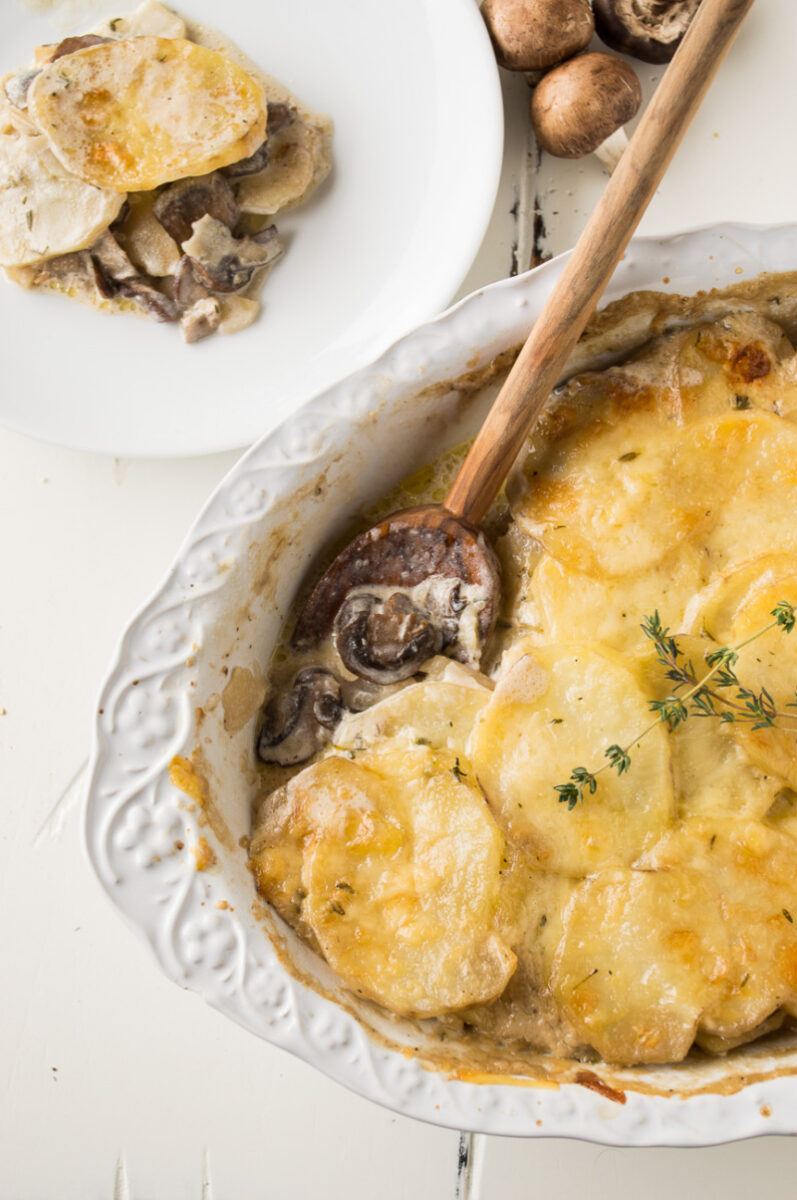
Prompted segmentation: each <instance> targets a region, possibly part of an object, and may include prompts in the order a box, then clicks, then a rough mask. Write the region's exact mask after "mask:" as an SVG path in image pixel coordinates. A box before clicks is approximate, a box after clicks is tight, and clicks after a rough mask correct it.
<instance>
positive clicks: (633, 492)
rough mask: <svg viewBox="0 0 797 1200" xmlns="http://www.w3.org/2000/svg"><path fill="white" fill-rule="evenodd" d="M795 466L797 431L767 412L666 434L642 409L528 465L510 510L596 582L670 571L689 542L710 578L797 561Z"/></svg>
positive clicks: (723, 418) (563, 444)
mask: <svg viewBox="0 0 797 1200" xmlns="http://www.w3.org/2000/svg"><path fill="white" fill-rule="evenodd" d="M627 447H630V449H629V448H627ZM624 448H625V449H624ZM795 462H797V429H795V428H794V425H793V424H791V423H790V422H786V421H783V420H782V419H781V418H779V417H777V416H775V415H774V414H772V413H769V412H757V411H754V410H752V411H735V412H728V413H727V414H726V415H724V416H721V417H711V418H709V419H707V420H704V421H699V422H697V423H694V424H692V425H689V426H688V427H687V428H686V429H682V430H678V429H676V430H674V431H669V430H667V429H666V428H662V425H661V421H660V419H656V418H655V417H654V416H652V415H651V414H650V413H649V412H647V411H646V410H644V409H643V410H642V411H640V412H634V413H632V414H630V416H629V418H628V420H627V422H626V424H625V425H613V424H607V425H606V427H603V426H601V425H600V424H598V425H597V427H596V428H595V429H593V430H591V431H590V436H589V437H587V436H585V433H584V431H583V430H581V429H579V430H577V431H576V434H574V435H573V436H571V437H570V438H564V439H562V440H561V441H560V442H556V443H554V444H553V445H552V446H551V447H550V448H549V449H548V453H547V454H546V455H545V456H544V457H542V458H540V457H539V456H534V455H532V456H531V457H530V458H529V460H528V462H527V464H526V465H525V468H524V472H523V474H522V475H521V476H516V477H515V484H514V486H513V489H512V508H513V513H514V515H515V517H516V519H517V521H518V523H519V524H520V526H521V528H523V529H524V530H525V531H526V532H527V533H529V534H531V535H532V536H533V537H535V538H538V539H539V540H540V541H541V542H542V544H543V545H544V547H545V549H546V550H547V551H548V553H549V554H550V555H552V556H553V557H554V558H555V559H557V560H559V561H560V562H561V563H563V564H565V565H566V566H567V567H568V568H570V569H576V570H579V571H582V572H585V573H586V574H588V575H591V576H593V577H595V578H598V579H601V580H604V579H606V578H616V577H625V576H627V575H637V574H639V573H640V572H643V571H649V570H651V569H652V568H654V567H656V566H658V565H662V566H666V565H669V564H671V563H672V562H673V560H674V558H675V552H676V550H677V549H678V548H679V547H681V546H682V545H683V544H685V543H692V544H694V545H699V546H700V547H701V548H702V549H703V550H704V553H705V555H706V558H705V570H706V571H707V572H708V571H711V570H717V569H720V570H723V569H726V568H728V567H731V566H734V565H737V564H738V563H740V562H742V561H744V560H745V559H747V558H750V557H753V556H754V555H756V554H760V553H762V552H766V551H775V550H780V551H784V550H788V551H789V552H797V523H795V522H794V521H793V520H792V516H791V514H792V511H793V506H794V505H795V504H797V468H796V467H795Z"/></svg>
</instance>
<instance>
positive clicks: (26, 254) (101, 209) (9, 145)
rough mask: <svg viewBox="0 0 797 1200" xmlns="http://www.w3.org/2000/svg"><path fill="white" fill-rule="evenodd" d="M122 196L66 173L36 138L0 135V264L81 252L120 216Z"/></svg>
mask: <svg viewBox="0 0 797 1200" xmlns="http://www.w3.org/2000/svg"><path fill="white" fill-rule="evenodd" d="M124 201H125V197H124V194H123V193H122V194H120V193H119V192H114V191H109V190H107V189H104V188H96V187H91V185H90V184H87V183H84V182H83V180H82V179H76V178H75V176H74V175H70V174H69V172H68V171H65V170H64V168H63V167H62V165H61V163H60V162H59V161H58V159H57V158H56V157H55V156H54V154H53V153H52V151H51V150H50V147H49V146H48V144H47V139H46V138H43V137H41V136H38V135H37V136H35V137H26V136H22V137H15V136H9V135H0V266H3V267H23V266H26V265H27V264H29V263H36V262H40V261H41V260H42V259H45V258H53V257H54V256H55V255H57V254H67V253H69V252H70V251H72V250H83V249H84V248H85V247H87V246H90V245H92V243H93V242H95V241H96V240H97V238H98V237H99V236H100V234H101V233H102V232H103V230H104V229H107V227H108V225H110V223H111V221H113V220H114V219H115V218H116V217H117V216H118V214H119V211H120V209H121V207H122V205H123V204H124Z"/></svg>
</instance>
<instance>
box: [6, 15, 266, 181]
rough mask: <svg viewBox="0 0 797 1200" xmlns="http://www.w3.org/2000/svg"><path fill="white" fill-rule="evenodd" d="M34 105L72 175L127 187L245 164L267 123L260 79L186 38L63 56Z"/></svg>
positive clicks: (45, 75)
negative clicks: (236, 163) (229, 165)
mask: <svg viewBox="0 0 797 1200" xmlns="http://www.w3.org/2000/svg"><path fill="white" fill-rule="evenodd" d="M28 110H29V113H30V116H31V118H32V119H33V120H34V121H35V122H36V124H37V125H38V127H39V128H40V129H41V130H42V132H43V133H44V134H45V135H46V136H47V138H48V140H49V142H50V144H51V146H52V149H53V152H54V153H55V155H56V156H57V157H58V159H59V160H60V161H61V162H62V163H63V165H64V166H65V167H66V168H67V169H68V170H69V171H71V172H72V173H73V174H75V175H77V176H78V177H79V178H81V179H84V180H86V182H88V183H92V184H95V185H97V186H101V187H108V188H113V189H115V190H117V191H120V192H126V191H149V190H151V189H152V188H155V187H158V186H159V185H160V184H162V183H167V182H169V181H171V180H175V179H182V178H184V177H186V176H189V175H204V174H206V173H208V172H209V171H214V170H216V169H217V168H219V167H224V166H226V165H227V164H229V163H233V162H237V161H238V159H241V158H246V157H247V156H248V155H250V154H251V153H252V152H253V151H254V150H255V149H257V147H258V146H259V145H261V143H262V142H263V140H264V138H265V129H266V104H265V97H264V95H263V89H262V88H261V86H260V84H259V83H257V82H256V81H255V80H254V79H253V78H252V77H251V76H250V75H249V74H248V73H247V72H246V71H245V70H244V69H243V67H240V66H239V65H238V64H237V63H234V62H233V61H232V60H231V59H229V58H226V57H225V56H224V55H222V54H219V53H217V52H216V51H214V50H208V49H206V48H205V47H202V46H196V45H194V43H193V42H188V41H185V40H183V39H180V38H161V37H140V38H131V39H129V40H126V41H120V42H107V43H104V44H103V45H99V46H89V47H87V48H86V49H84V50H79V51H77V52H76V53H74V54H69V55H66V56H65V57H64V58H60V59H57V60H56V61H55V62H53V63H51V64H49V65H48V66H46V67H45V68H44V70H43V71H42V72H41V74H40V75H38V76H37V77H36V79H35V80H34V81H33V83H32V84H31V87H30V91H29V93H28Z"/></svg>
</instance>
